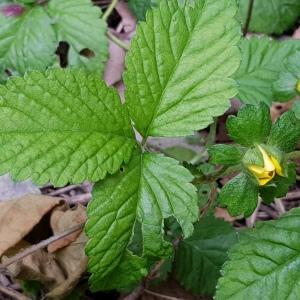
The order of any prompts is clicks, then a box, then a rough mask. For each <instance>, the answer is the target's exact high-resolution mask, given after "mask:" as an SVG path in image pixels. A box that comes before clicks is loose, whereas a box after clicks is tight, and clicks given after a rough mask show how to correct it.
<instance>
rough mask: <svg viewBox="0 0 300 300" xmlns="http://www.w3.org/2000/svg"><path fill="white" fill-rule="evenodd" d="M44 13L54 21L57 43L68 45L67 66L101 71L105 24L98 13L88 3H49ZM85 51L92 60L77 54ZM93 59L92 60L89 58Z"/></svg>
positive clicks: (71, 0) (87, 0)
mask: <svg viewBox="0 0 300 300" xmlns="http://www.w3.org/2000/svg"><path fill="white" fill-rule="evenodd" d="M48 12H49V14H50V16H51V17H52V19H53V21H54V29H55V31H56V33H57V36H58V40H59V41H66V42H68V43H69V44H70V49H69V56H68V60H69V65H70V66H77V67H79V66H80V67H86V68H87V69H88V70H89V71H97V72H99V73H100V74H101V73H102V71H103V68H104V63H105V61H106V59H107V56H108V53H107V40H106V38H105V33H106V29H107V28H106V23H105V22H104V21H103V20H102V19H101V18H100V13H101V11H100V10H99V8H98V7H96V6H92V3H91V1H90V0H80V1H78V0H67V1H65V0H64V1H61V0H51V1H50V2H49V6H48ZM84 49H89V50H91V51H92V52H93V53H91V55H92V57H85V56H84V55H82V54H80V52H81V51H82V50H84ZM93 55H94V56H93Z"/></svg>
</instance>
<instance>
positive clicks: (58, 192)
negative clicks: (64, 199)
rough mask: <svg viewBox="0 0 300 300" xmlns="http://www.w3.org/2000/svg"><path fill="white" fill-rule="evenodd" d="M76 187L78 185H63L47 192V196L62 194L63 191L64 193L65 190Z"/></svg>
mask: <svg viewBox="0 0 300 300" xmlns="http://www.w3.org/2000/svg"><path fill="white" fill-rule="evenodd" d="M77 187H80V186H78V185H68V186H65V187H63V188H61V189H58V190H55V191H53V192H51V193H49V194H47V195H48V196H57V195H60V194H63V193H66V192H69V191H70V190H73V189H75V188H77Z"/></svg>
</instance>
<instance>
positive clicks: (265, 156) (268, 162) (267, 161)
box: [258, 145, 275, 171]
mask: <svg viewBox="0 0 300 300" xmlns="http://www.w3.org/2000/svg"><path fill="white" fill-rule="evenodd" d="M258 148H259V150H260V152H261V154H262V156H263V160H264V169H265V171H274V170H275V166H274V164H273V162H272V160H271V158H270V157H269V155H268V154H267V152H266V151H265V150H264V149H263V148H262V147H261V146H259V145H258Z"/></svg>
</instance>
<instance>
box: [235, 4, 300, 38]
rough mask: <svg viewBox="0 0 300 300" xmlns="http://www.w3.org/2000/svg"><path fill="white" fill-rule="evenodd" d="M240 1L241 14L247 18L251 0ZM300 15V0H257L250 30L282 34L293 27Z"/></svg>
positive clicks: (243, 18) (244, 18) (243, 17)
mask: <svg viewBox="0 0 300 300" xmlns="http://www.w3.org/2000/svg"><path fill="white" fill-rule="evenodd" d="M239 1H240V15H241V17H242V20H243V21H244V20H246V16H247V13H248V7H249V2H250V0H239ZM299 16H300V2H299V0H267V1H266V0H255V1H254V5H253V11H252V18H251V22H250V31H252V32H260V33H266V34H273V33H276V34H281V33H283V32H284V31H286V30H288V29H289V28H291V27H293V25H294V24H295V23H296V21H297V20H298V18H299Z"/></svg>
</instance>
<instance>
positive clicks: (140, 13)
mask: <svg viewBox="0 0 300 300" xmlns="http://www.w3.org/2000/svg"><path fill="white" fill-rule="evenodd" d="M159 2H160V0H129V2H128V6H129V8H130V9H131V10H132V11H133V12H134V14H135V15H136V17H137V18H138V20H141V21H144V20H145V16H146V12H147V10H148V9H150V8H151V7H155V6H157V5H158V4H159Z"/></svg>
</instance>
